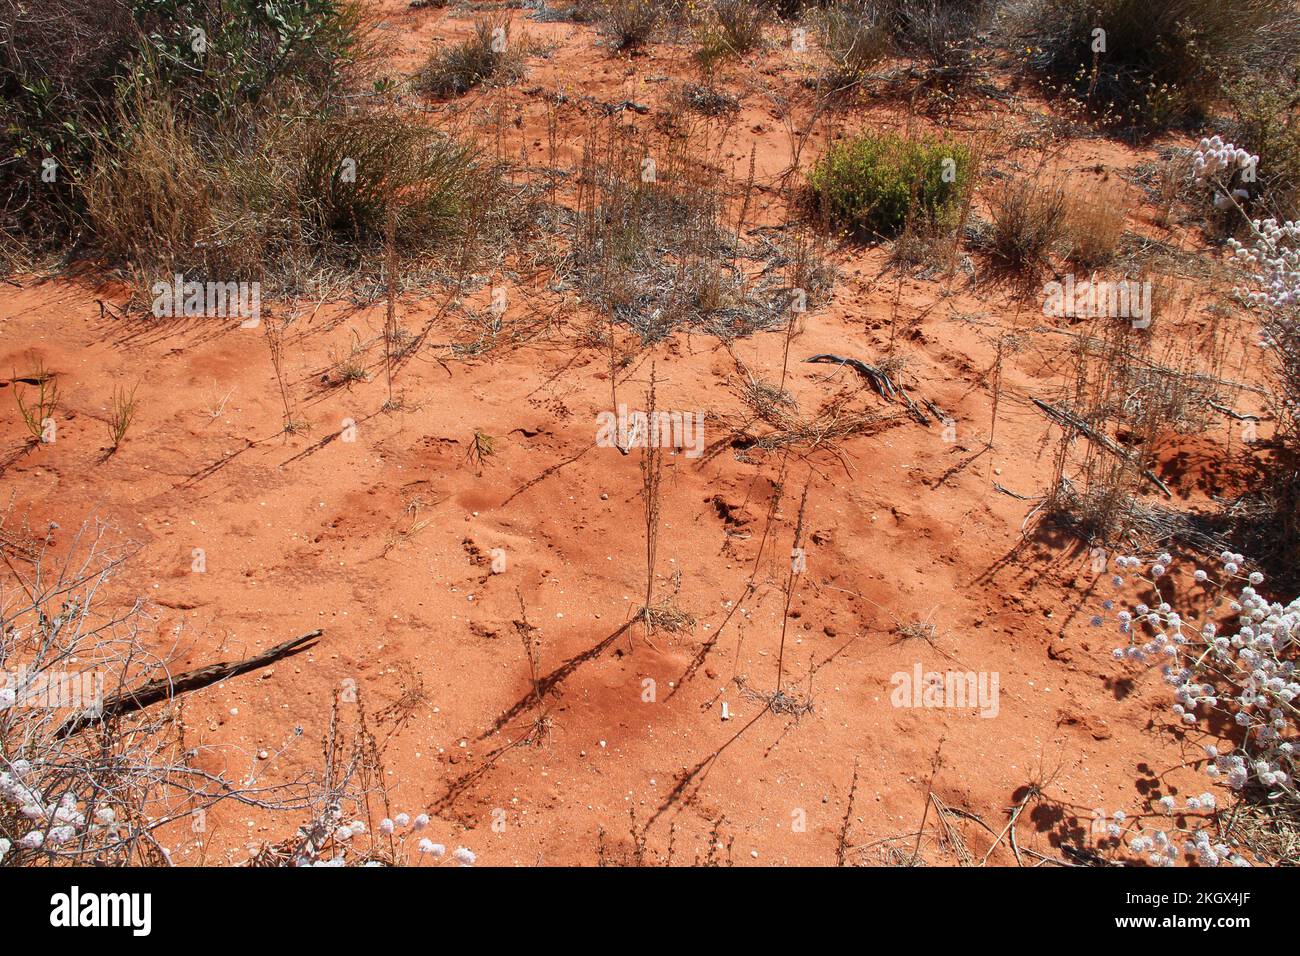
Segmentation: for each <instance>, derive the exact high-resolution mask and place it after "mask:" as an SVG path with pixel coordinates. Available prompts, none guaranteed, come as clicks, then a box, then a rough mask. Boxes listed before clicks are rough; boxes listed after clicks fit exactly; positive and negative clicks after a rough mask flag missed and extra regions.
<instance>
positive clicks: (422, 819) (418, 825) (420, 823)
mask: <svg viewBox="0 0 1300 956" xmlns="http://www.w3.org/2000/svg"><path fill="white" fill-rule="evenodd" d="M428 825H429V815H428V814H427V813H421V814H420V815H419V816H418V817H416V818H415V829H417V830H423V829H424V828H425V827H427V826H428Z"/></svg>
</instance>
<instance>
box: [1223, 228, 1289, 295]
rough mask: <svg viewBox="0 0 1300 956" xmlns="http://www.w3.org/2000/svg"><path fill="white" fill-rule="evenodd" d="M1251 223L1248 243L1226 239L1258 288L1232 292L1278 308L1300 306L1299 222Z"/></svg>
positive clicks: (1233, 253) (1234, 255) (1237, 259)
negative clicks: (1251, 233)
mask: <svg viewBox="0 0 1300 956" xmlns="http://www.w3.org/2000/svg"><path fill="white" fill-rule="evenodd" d="M1250 225H1251V230H1252V232H1253V237H1252V239H1251V241H1250V244H1249V245H1244V244H1242V243H1240V242H1238V241H1237V240H1236V239H1229V240H1228V248H1230V249H1231V250H1232V255H1233V258H1234V259H1236V261H1237V262H1239V263H1241V264H1242V265H1244V266H1245V267H1246V268H1247V269H1248V270H1249V271H1250V272H1251V273H1252V274H1253V276H1252V278H1253V281H1254V283H1255V284H1257V285H1258V286H1259V287H1260V288H1259V289H1258V290H1245V289H1235V290H1234V292H1235V293H1236V295H1237V296H1238V297H1239V298H1241V299H1243V300H1245V301H1246V302H1248V303H1249V304H1251V305H1255V306H1263V307H1267V308H1278V309H1280V308H1287V307H1290V306H1296V305H1300V222H1282V223H1279V222H1278V221H1277V220H1276V219H1262V220H1261V219H1256V220H1255V221H1253V222H1252V223H1251V224H1250Z"/></svg>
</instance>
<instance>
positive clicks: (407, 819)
mask: <svg viewBox="0 0 1300 956" xmlns="http://www.w3.org/2000/svg"><path fill="white" fill-rule="evenodd" d="M393 822H394V823H396V824H397V825H398V826H399V827H406V826H410V823H411V815H410V814H409V813H399V814H398V815H397V816H395V817H394V818H393Z"/></svg>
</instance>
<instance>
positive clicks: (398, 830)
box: [295, 805, 477, 867]
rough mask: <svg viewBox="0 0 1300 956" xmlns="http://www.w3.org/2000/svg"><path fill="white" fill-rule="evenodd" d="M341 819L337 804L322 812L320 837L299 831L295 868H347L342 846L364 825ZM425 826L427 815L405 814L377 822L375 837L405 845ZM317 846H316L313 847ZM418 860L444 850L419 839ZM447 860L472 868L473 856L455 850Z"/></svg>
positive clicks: (438, 857) (373, 863) (361, 831)
mask: <svg viewBox="0 0 1300 956" xmlns="http://www.w3.org/2000/svg"><path fill="white" fill-rule="evenodd" d="M342 819H343V811H342V809H341V808H340V807H339V806H338V805H334V806H331V807H330V808H328V809H327V810H326V811H325V816H324V820H323V821H322V824H323V825H321V826H318V827H317V829H316V832H318V833H320V834H321V835H322V836H321V837H320V838H319V839H317V840H313V839H312V836H311V832H310V831H308V830H304V831H302V833H301V835H302V836H304V837H305V838H306V839H305V842H304V844H303V850H302V853H301V854H300V855H299V857H298V859H297V860H296V861H295V865H297V866H326V867H334V866H347V850H346V846H347V845H349V844H351V843H352V841H353V840H354V839H355V838H356V837H359V836H362V835H364V834H365V833H367V832H368V831H367V828H366V824H365V823H364V822H363V821H361V820H353V821H352V822H351V823H342V824H341V823H340V822H339V821H340V820H342ZM428 825H429V815H428V814H427V813H420V814H416V815H415V816H414V817H412V816H411V815H410V814H409V813H399V814H397V815H395V816H393V817H391V818H389V817H385V818H384V819H382V820H380V821H379V825H378V826H377V827H376V829H377V830H378V832H379V834H381V835H383V836H385V837H390V838H393V837H395V838H396V840H397V841H398V844H399V845H401V846H404V845H405V841H406V838H407V837H409V836H412V835H414V834H415V833H418V832H419V831H421V830H423V829H424V828H425V827H427V826H428ZM317 843H319V844H320V845H319V846H317V845H316V844H317ZM389 845H391V844H389ZM331 846H332V848H333V849H334V851H335V853H334V855H333V856H330V857H322V856H321V854H322V853H323V852H326V851H328V850H329V849H331ZM416 849H417V850H418V851H419V853H420V855H421V856H422V857H424V856H427V857H431V858H433V859H434V860H441V859H442V858H443V857H444V856H446V854H447V848H446V846H444V845H443V844H441V843H434V842H433V841H432V840H430V839H429V838H428V837H422V838H421V839H420V841H419V843H418V844H417V845H416ZM451 858H452V859H453V860H454V861H455V862H456V864H457V865H459V866H473V865H474V862H475V860H476V859H477V857H476V856H475V855H474V853H473V852H472V851H470V850H468V849H466V848H465V847H457V848H456V849H455V850H454V851H453V852H452V855H451ZM364 865H366V866H380V865H383V864H381V863H378V862H376V861H368V862H367V863H365V864H364Z"/></svg>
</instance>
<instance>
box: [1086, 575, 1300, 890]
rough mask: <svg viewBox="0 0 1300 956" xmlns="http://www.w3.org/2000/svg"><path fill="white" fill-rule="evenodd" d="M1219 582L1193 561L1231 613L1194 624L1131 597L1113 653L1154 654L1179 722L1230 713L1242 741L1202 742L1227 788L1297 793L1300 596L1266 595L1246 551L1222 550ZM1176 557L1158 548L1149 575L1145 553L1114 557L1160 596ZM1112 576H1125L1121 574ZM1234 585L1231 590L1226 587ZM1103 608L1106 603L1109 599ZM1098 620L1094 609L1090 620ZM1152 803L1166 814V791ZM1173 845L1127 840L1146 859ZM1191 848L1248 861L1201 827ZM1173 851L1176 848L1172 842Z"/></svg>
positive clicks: (1126, 656)
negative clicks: (1227, 746) (1274, 598)
mask: <svg viewBox="0 0 1300 956" xmlns="http://www.w3.org/2000/svg"><path fill="white" fill-rule="evenodd" d="M1219 558H1220V563H1221V565H1222V569H1221V570H1222V576H1223V578H1224V583H1222V584H1220V583H1216V582H1215V581H1214V579H1213V577H1214V576H1212V575H1211V574H1210V573H1209V572H1207V571H1204V570H1197V571H1195V573H1194V574H1193V579H1194V580H1195V581H1196V582H1197V583H1198V584H1200V585H1201V586H1202V587H1204V588H1206V589H1207V592H1208V593H1207V597H1209V598H1211V599H1212V600H1214V601H1215V602H1217V603H1218V604H1221V605H1222V604H1225V603H1226V609H1227V612H1228V615H1227V616H1228V619H1227V620H1226V621H1225V622H1224V624H1223V628H1222V631H1221V630H1220V626H1219V625H1216V624H1215V623H1213V622H1210V621H1206V622H1205V623H1203V624H1201V625H1199V626H1197V625H1196V624H1195V623H1193V622H1191V621H1189V620H1187V619H1185V618H1184V617H1183V616H1182V615H1180V614H1179V613H1178V612H1177V611H1175V610H1174V609H1173V608H1172V607H1171V606H1170V605H1169V604H1168V603H1167V602H1165V601H1163V600H1159V601H1153V603H1152V604H1145V603H1142V604H1137V605H1135V606H1134V607H1133V608H1132V609H1131V610H1121V611H1119V612H1118V613H1117V614H1116V618H1117V620H1118V622H1119V630H1120V632H1121V633H1122V634H1124V635H1126V636H1127V637H1128V645H1127V646H1125V647H1117V648H1115V650H1114V652H1113V656H1114V657H1115V658H1116V659H1117V660H1126V661H1131V662H1134V663H1155V662H1161V671H1162V673H1163V675H1164V679H1165V682H1166V683H1168V684H1169V685H1170V686H1171V687H1172V688H1173V698H1174V700H1173V703H1172V704H1171V710H1172V711H1173V714H1174V716H1175V717H1177V718H1178V720H1179V722H1180V723H1181V724H1183V725H1185V726H1189V727H1190V726H1196V725H1198V724H1200V723H1201V721H1202V720H1204V719H1206V718H1207V717H1208V716H1209V714H1210V713H1212V712H1218V713H1219V714H1221V715H1223V716H1226V717H1228V718H1229V719H1230V720H1231V721H1232V722H1233V724H1234V725H1235V726H1236V727H1237V728H1239V730H1238V732H1237V734H1238V736H1237V739H1238V740H1239V743H1238V744H1237V745H1236V746H1235V747H1234V748H1233V749H1232V750H1231V752H1229V753H1221V752H1220V750H1219V748H1218V747H1216V746H1213V745H1211V746H1207V747H1206V748H1205V752H1206V758H1207V763H1206V773H1207V774H1208V775H1209V776H1210V777H1211V778H1213V779H1215V780H1217V781H1219V782H1221V783H1223V784H1225V785H1226V786H1227V787H1229V788H1230V789H1232V790H1234V791H1242V790H1244V789H1246V788H1247V787H1251V786H1258V787H1262V788H1265V790H1266V792H1267V793H1268V796H1269V797H1270V798H1277V797H1281V796H1283V795H1284V794H1285V795H1287V796H1291V797H1294V796H1295V775H1296V770H1297V767H1296V747H1297V743H1298V742H1300V722H1298V720H1297V718H1298V717H1300V710H1297V708H1296V706H1295V701H1296V699H1297V697H1300V674H1297V672H1296V662H1297V657H1300V598H1297V599H1296V600H1294V601H1292V602H1291V603H1290V604H1288V605H1286V606H1283V605H1281V604H1278V603H1276V602H1272V603H1271V602H1269V601H1268V600H1267V599H1266V598H1264V597H1263V596H1262V595H1260V594H1259V592H1258V591H1257V590H1256V587H1257V586H1258V585H1260V584H1262V583H1263V581H1264V576H1263V575H1262V574H1260V573H1259V572H1253V573H1251V574H1249V575H1247V574H1246V573H1245V572H1244V571H1243V567H1244V566H1245V563H1246V561H1245V558H1244V557H1243V556H1242V555H1240V554H1234V553H1232V552H1230V551H1224V552H1223V553H1222V554H1221V555H1219ZM1172 562H1173V557H1172V556H1171V555H1168V554H1162V555H1160V556H1159V557H1157V558H1156V560H1155V561H1154V562H1153V563H1152V564H1151V566H1150V568H1149V570H1148V573H1147V575H1146V576H1143V575H1142V574H1141V571H1140V569H1141V568H1142V567H1143V562H1142V561H1140V560H1139V559H1138V558H1136V557H1121V558H1118V559H1117V560H1116V565H1117V566H1118V567H1119V568H1120V569H1121V570H1124V571H1127V570H1132V571H1137V572H1138V574H1137V579H1138V580H1139V581H1143V582H1145V583H1146V584H1148V585H1149V586H1150V588H1151V590H1152V592H1153V594H1154V595H1155V596H1157V597H1159V596H1161V592H1160V588H1159V581H1160V579H1161V578H1162V577H1164V576H1165V575H1167V574H1168V573H1169V569H1170V567H1171V564H1172ZM1112 583H1113V584H1115V586H1116V587H1122V586H1123V585H1124V583H1125V582H1124V576H1123V575H1119V574H1117V575H1115V576H1114V578H1113V579H1112ZM1228 584H1231V585H1232V586H1233V587H1234V588H1235V589H1236V590H1235V594H1233V593H1231V592H1229V591H1228V587H1227V585H1228ZM1106 604H1107V607H1108V609H1109V608H1110V607H1113V606H1114V605H1113V602H1110V601H1108V602H1106ZM1096 620H1098V619H1096V618H1094V621H1096ZM1215 806H1216V801H1215V798H1214V795H1213V794H1210V793H1203V794H1201V795H1200V796H1199V797H1193V798H1191V799H1189V800H1188V802H1187V809H1188V810H1213V809H1214V808H1215ZM1157 808H1158V809H1159V810H1161V811H1162V812H1163V813H1166V814H1170V815H1172V814H1173V812H1174V811H1175V805H1174V801H1173V798H1172V797H1163V798H1161V799H1160V800H1159V801H1157ZM1173 846H1174V844H1173V843H1172V842H1169V839H1168V837H1164V838H1163V839H1162V838H1161V837H1159V836H1149V835H1146V834H1144V835H1143V836H1142V837H1141V838H1138V839H1135V840H1134V841H1133V842H1132V843H1130V849H1133V850H1136V851H1139V852H1150V855H1151V856H1152V859H1153V862H1162V863H1163V861H1165V860H1167V859H1169V858H1170V851H1169V848H1170V847H1173ZM1187 850H1188V852H1189V853H1192V854H1193V855H1195V856H1196V858H1197V859H1198V860H1200V861H1201V862H1202V863H1204V864H1207V865H1217V863H1219V862H1223V861H1226V862H1231V863H1235V864H1238V865H1243V864H1245V861H1244V860H1240V858H1238V857H1235V856H1234V855H1233V854H1232V853H1231V852H1230V851H1229V848H1227V847H1226V846H1224V845H1222V844H1217V845H1211V844H1210V843H1209V842H1208V837H1202V836H1201V834H1200V832H1199V831H1198V833H1197V834H1196V835H1195V838H1194V843H1193V844H1189V845H1188V847H1187ZM1173 857H1174V858H1176V857H1177V849H1176V847H1175V848H1174V850H1173Z"/></svg>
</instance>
